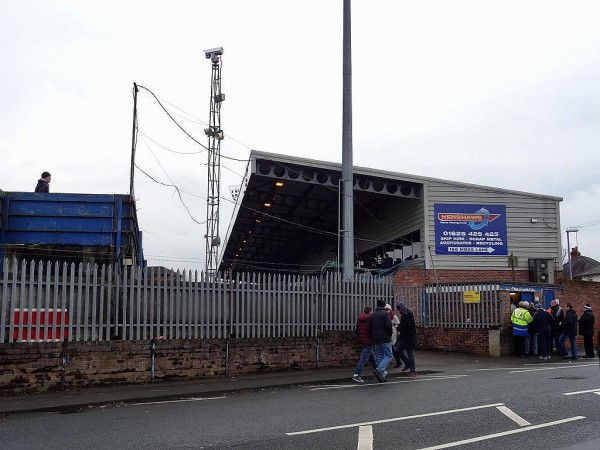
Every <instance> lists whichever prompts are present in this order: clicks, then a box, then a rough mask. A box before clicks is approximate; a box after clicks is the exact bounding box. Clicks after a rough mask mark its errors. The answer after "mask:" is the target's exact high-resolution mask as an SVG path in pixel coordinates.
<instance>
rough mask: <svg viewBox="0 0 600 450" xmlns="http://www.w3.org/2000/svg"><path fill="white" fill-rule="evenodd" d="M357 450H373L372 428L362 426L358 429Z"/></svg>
mask: <svg viewBox="0 0 600 450" xmlns="http://www.w3.org/2000/svg"><path fill="white" fill-rule="evenodd" d="M356 449H357V450H373V427H372V426H370V425H363V426H361V427H359V428H358V447H356Z"/></svg>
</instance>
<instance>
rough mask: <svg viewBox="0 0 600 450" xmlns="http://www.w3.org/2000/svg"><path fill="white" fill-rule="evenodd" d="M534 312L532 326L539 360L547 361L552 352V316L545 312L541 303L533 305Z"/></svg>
mask: <svg viewBox="0 0 600 450" xmlns="http://www.w3.org/2000/svg"><path fill="white" fill-rule="evenodd" d="M535 307H536V312H535V313H534V314H533V322H532V323H533V324H534V326H535V329H536V330H537V339H538V347H539V354H540V359H541V360H543V361H548V360H549V359H550V351H551V350H552V334H551V333H552V324H553V323H554V319H553V318H552V314H550V313H549V312H548V311H546V310H545V309H544V308H543V306H542V304H541V303H537V304H536V305H535Z"/></svg>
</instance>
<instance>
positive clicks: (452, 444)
mask: <svg viewBox="0 0 600 450" xmlns="http://www.w3.org/2000/svg"><path fill="white" fill-rule="evenodd" d="M581 419H585V416H575V417H569V418H568V419H562V420H555V421H554V422H548V423H541V424H539V425H531V426H530V427H523V428H517V429H516V430H510V431H502V432H500V433H494V434H488V435H486V436H479V437H476V438H472V439H464V440H462V441H455V442H448V443H447V444H440V445H434V446H432V447H424V448H422V449H421V450H434V449H439V448H449V447H456V446H457V445H465V444H472V443H473V442H480V441H487V440H489V439H495V438H498V437H502V436H510V435H511V434H517V433H524V432H528V431H529V430H535V429H538V428H546V427H551V426H554V425H560V424H561V423H567V422H573V421H575V420H581Z"/></svg>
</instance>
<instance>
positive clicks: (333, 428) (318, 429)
mask: <svg viewBox="0 0 600 450" xmlns="http://www.w3.org/2000/svg"><path fill="white" fill-rule="evenodd" d="M382 384H383V383H382ZM498 406H504V403H492V404H489V405H481V406H472V407H469V408H459V409H448V410H446V411H438V412H433V413H425V414H416V415H414V416H402V417H393V418H391V419H383V420H373V421H371V422H360V423H351V424H348V425H338V426H335V427H325V428H313V429H312V430H304V431H293V432H289V433H285V434H287V435H288V436H297V435H299V434H310V433H320V432H322V431H332V430H342V429H344V428H355V427H360V426H364V425H377V424H381V423H389V422H399V421H401V420H410V419H418V418H421V417H432V416H441V415H444V414H452V413H457V412H464V411H474V410H477V409H485V408H496V407H498Z"/></svg>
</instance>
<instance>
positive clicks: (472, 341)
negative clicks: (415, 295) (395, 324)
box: [417, 327, 490, 355]
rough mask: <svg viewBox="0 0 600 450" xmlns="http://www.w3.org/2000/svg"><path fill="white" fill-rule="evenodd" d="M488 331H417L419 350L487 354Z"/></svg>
mask: <svg viewBox="0 0 600 450" xmlns="http://www.w3.org/2000/svg"><path fill="white" fill-rule="evenodd" d="M488 335H489V330H487V329H483V328H421V327H419V328H418V329H417V339H418V341H419V348H425V349H428V350H439V351H449V352H460V353H472V354H476V355H488V354H489V344H490V343H489V336H488Z"/></svg>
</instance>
